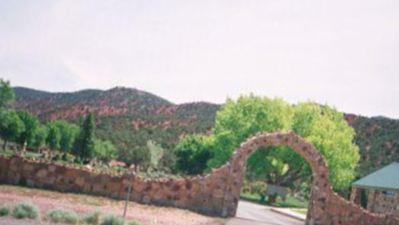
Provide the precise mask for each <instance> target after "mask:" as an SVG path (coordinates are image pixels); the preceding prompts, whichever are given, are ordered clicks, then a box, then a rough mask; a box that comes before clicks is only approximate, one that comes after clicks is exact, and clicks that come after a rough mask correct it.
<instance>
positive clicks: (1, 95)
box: [0, 78, 15, 108]
mask: <svg viewBox="0 0 399 225" xmlns="http://www.w3.org/2000/svg"><path fill="white" fill-rule="evenodd" d="M14 99H15V93H14V90H13V89H12V87H11V85H10V82H9V81H5V80H3V79H1V78H0V108H4V107H6V106H7V105H8V104H9V103H11V102H12V101H14Z"/></svg>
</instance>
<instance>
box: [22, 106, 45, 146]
mask: <svg viewBox="0 0 399 225" xmlns="http://www.w3.org/2000/svg"><path fill="white" fill-rule="evenodd" d="M17 114H18V117H19V118H20V120H21V121H22V122H23V124H24V126H25V129H24V131H22V132H21V133H20V134H19V137H18V138H17V143H18V144H20V145H21V147H22V150H25V149H26V146H27V145H29V146H32V144H33V141H34V137H35V135H36V132H37V129H38V126H39V124H40V123H39V120H38V119H37V118H36V117H35V116H32V115H30V114H29V113H27V112H25V111H18V112H17Z"/></svg>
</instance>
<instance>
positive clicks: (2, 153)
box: [0, 149, 15, 157]
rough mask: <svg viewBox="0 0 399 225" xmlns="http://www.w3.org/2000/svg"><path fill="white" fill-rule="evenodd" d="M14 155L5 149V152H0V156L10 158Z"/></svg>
mask: <svg viewBox="0 0 399 225" xmlns="http://www.w3.org/2000/svg"><path fill="white" fill-rule="evenodd" d="M14 155H15V152H14V151H12V150H10V149H6V150H5V151H4V150H0V156H4V157H11V156H14Z"/></svg>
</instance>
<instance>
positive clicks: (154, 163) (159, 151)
mask: <svg viewBox="0 0 399 225" xmlns="http://www.w3.org/2000/svg"><path fill="white" fill-rule="evenodd" d="M147 148H148V150H149V152H150V166H151V167H152V168H153V169H158V168H159V164H160V162H161V159H162V158H163V156H164V152H165V150H164V149H163V148H162V147H161V146H159V145H157V144H156V143H155V141H153V140H148V141H147Z"/></svg>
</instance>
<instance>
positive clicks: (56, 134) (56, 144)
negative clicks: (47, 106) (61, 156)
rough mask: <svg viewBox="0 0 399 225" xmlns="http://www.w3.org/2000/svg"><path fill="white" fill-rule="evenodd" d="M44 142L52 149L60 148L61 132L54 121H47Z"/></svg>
mask: <svg viewBox="0 0 399 225" xmlns="http://www.w3.org/2000/svg"><path fill="white" fill-rule="evenodd" d="M46 126H47V137H46V144H47V146H48V147H49V148H50V149H52V150H58V149H60V140H61V133H60V130H59V129H58V127H57V126H56V125H55V124H54V122H49V123H47V125H46Z"/></svg>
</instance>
